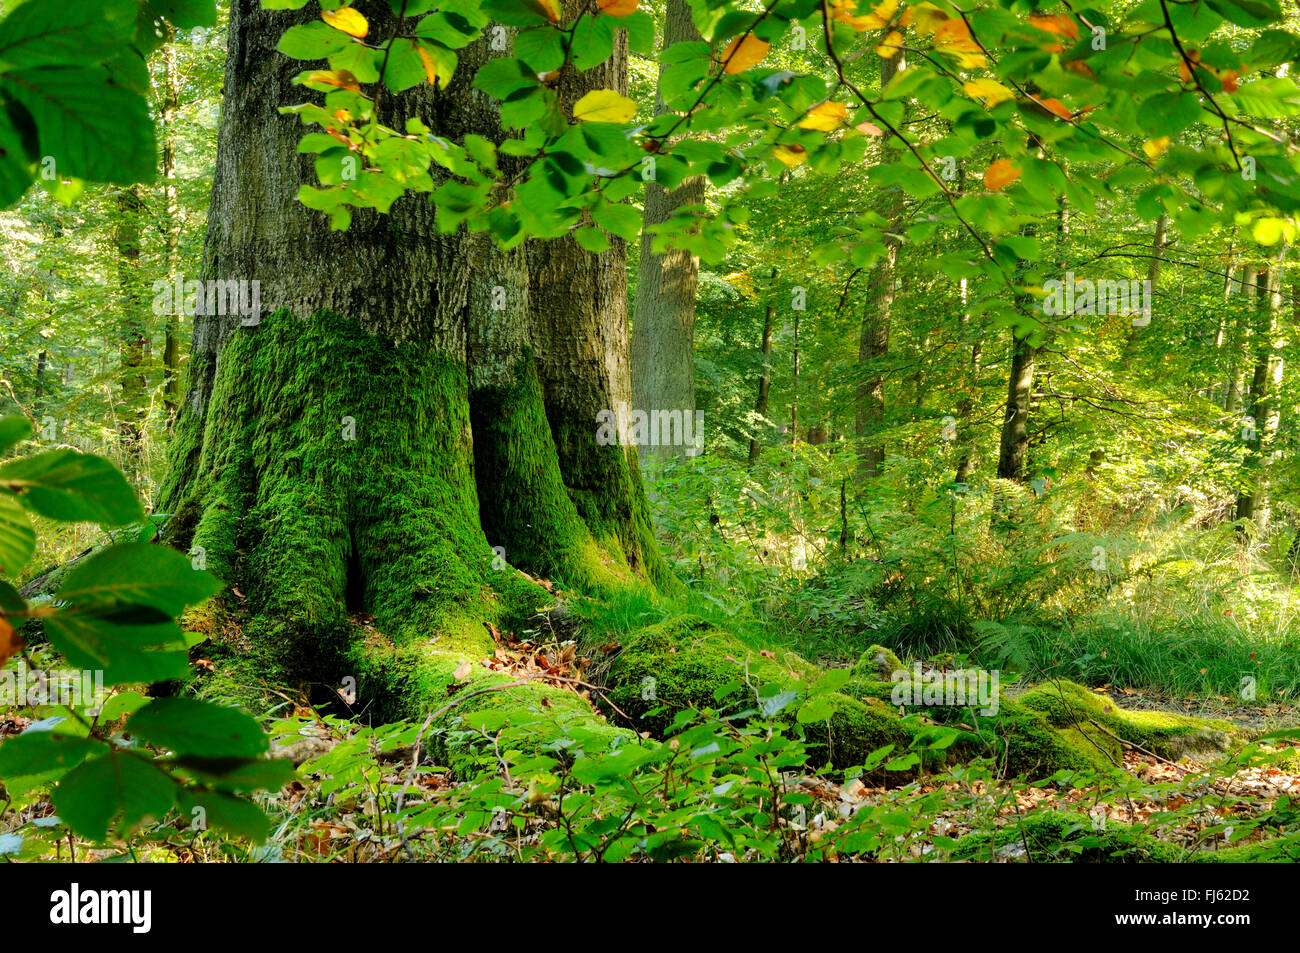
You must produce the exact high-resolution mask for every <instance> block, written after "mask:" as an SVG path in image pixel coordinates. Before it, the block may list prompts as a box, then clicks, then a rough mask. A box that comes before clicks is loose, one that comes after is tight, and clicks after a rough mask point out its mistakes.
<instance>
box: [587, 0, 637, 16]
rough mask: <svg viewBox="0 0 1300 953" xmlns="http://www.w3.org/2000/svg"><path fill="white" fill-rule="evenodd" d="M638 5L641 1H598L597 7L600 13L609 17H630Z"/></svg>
mask: <svg viewBox="0 0 1300 953" xmlns="http://www.w3.org/2000/svg"><path fill="white" fill-rule="evenodd" d="M640 3H641V0H598V3H597V6H599V7H600V12H601V13H607V14H609V15H610V16H611V17H630V16H631V15H632V14H634V13H636V8H637V7H638V6H639V5H640Z"/></svg>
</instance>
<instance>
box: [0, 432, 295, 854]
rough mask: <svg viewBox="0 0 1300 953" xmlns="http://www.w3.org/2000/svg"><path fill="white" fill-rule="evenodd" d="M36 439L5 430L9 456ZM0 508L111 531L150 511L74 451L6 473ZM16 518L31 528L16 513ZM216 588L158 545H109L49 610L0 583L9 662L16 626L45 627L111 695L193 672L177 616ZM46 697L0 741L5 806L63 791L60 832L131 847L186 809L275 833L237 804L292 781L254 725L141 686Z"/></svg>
mask: <svg viewBox="0 0 1300 953" xmlns="http://www.w3.org/2000/svg"><path fill="white" fill-rule="evenodd" d="M29 434H30V428H29V427H28V426H27V425H26V421H24V420H22V419H21V418H13V417H6V418H4V420H3V422H0V435H3V441H4V444H5V445H6V448H8V449H12V448H13V447H14V446H15V445H17V444H19V443H20V442H21V441H22V440H23V439H24V438H25V437H26V436H28V435H29ZM0 500H3V501H5V505H4V509H3V512H4V513H6V514H21V513H22V511H23V510H24V509H26V510H30V511H32V512H35V513H40V514H41V515H43V516H47V517H51V518H54V519H61V520H69V521H72V520H83V519H90V520H94V521H96V522H99V523H102V524H106V525H114V524H120V523H123V522H127V521H129V520H133V519H135V520H138V519H139V518H140V517H141V515H142V514H141V512H140V508H139V504H138V503H137V502H136V500H135V496H134V494H133V493H132V491H131V488H130V486H129V485H128V484H127V482H126V480H125V479H124V478H123V477H122V475H121V474H120V473H119V472H118V471H117V470H116V469H114V468H113V467H112V466H111V465H110V464H108V463H107V462H106V461H104V460H101V459H98V458H94V457H88V456H84V455H82V454H78V453H75V452H73V451H68V450H55V451H47V452H45V453H39V454H35V455H32V456H22V457H19V458H17V459H15V460H12V461H10V462H9V463H6V464H4V465H3V466H0ZM7 518H8V520H9V522H10V524H11V525H14V526H17V525H20V524H18V523H17V522H16V519H17V517H16V516H15V515H10V516H9V517H7ZM150 530H152V524H150ZM28 531H29V532H30V527H28ZM149 535H152V532H150V534H149ZM16 538H18V537H17V536H16V535H15V534H14V533H13V532H11V533H10V534H9V535H8V537H7V540H8V543H9V548H8V550H7V553H8V558H7V561H6V564H5V565H4V570H3V575H4V576H7V577H9V578H14V577H15V576H16V575H17V573H19V572H20V571H21V570H22V568H23V564H24V562H25V560H26V557H27V556H29V555H30V553H31V547H30V546H15V545H13V541H14V540H15V539H16ZM24 550H25V552H24ZM217 588H218V583H217V581H216V580H215V579H214V578H213V577H212V576H210V575H209V574H208V573H206V572H202V571H198V570H196V569H195V568H194V567H193V566H192V565H191V564H190V561H189V560H188V559H186V558H185V557H184V556H182V555H181V554H179V553H177V552H175V551H173V550H170V549H167V548H165V547H163V546H159V545H156V544H153V543H147V542H121V543H110V544H109V545H106V546H103V547H102V548H100V549H98V550H97V551H96V552H95V553H94V554H92V555H90V556H87V557H85V558H84V559H81V560H79V561H78V562H77V563H76V565H74V566H73V567H72V568H71V569H70V570H69V571H68V572H67V573H66V574H65V575H64V576H63V579H62V584H61V585H60V586H59V589H58V592H57V594H56V597H55V600H54V601H53V602H51V603H48V604H29V603H28V602H27V600H26V599H24V598H23V597H22V596H21V595H20V594H19V593H18V591H17V590H16V589H14V588H13V587H12V586H11V585H10V584H9V583H8V582H4V581H3V580H0V596H3V599H2V600H0V663H7V662H9V661H10V658H11V657H16V656H18V655H19V654H20V653H22V651H23V648H24V646H23V643H22V641H21V640H20V639H19V637H18V635H17V633H16V630H19V629H23V628H24V627H25V626H26V627H32V626H34V624H35V623H36V622H39V623H40V624H41V626H42V627H43V632H44V634H45V636H46V637H48V639H49V643H50V648H51V650H57V652H58V653H59V656H60V657H61V660H62V661H63V662H65V663H66V664H68V665H71V666H73V667H75V668H79V669H82V670H84V671H89V672H92V673H93V675H94V679H95V680H96V681H97V682H98V683H100V684H102V685H103V686H107V687H113V686H128V685H133V684H138V683H142V682H156V681H164V680H167V679H174V678H180V677H183V676H185V675H186V673H187V672H188V669H189V666H188V658H187V652H186V649H187V642H186V639H185V637H184V635H183V633H182V632H181V630H180V628H179V626H178V625H177V624H176V622H175V618H176V616H177V615H179V614H180V613H181V612H183V611H184V610H185V609H186V608H187V607H189V606H193V605H196V604H198V603H200V602H203V601H204V600H206V599H208V598H209V597H211V596H212V595H213V594H214V593H215V592H216V591H217ZM23 654H24V658H25V660H28V659H30V658H31V656H30V655H27V654H26V653H23ZM0 667H2V666H0ZM30 668H32V666H30V665H29V666H27V667H24V668H23V669H22V672H23V673H24V674H25V673H26V672H28V670H29V669H30ZM4 674H5V675H6V676H7V678H6V680H5V681H4V683H3V684H5V685H6V686H7V687H8V688H10V689H12V688H13V687H14V686H15V685H16V684H24V683H23V682H16V681H15V679H14V678H13V674H14V673H13V672H12V671H7V672H5V673H4ZM56 684H57V680H56ZM38 695H39V697H36V696H32V695H31V693H30V691H29V692H28V694H27V695H25V696H24V698H23V699H21V700H19V706H20V707H19V708H18V709H15V710H21V706H23V705H24V704H25V703H31V704H33V705H34V707H35V709H36V712H37V713H38V714H40V715H42V716H43V717H42V718H41V720H39V721H37V722H35V723H33V724H31V725H30V726H29V727H28V728H27V729H26V730H25V731H23V732H22V733H21V734H18V735H16V736H14V737H12V738H9V739H8V740H7V741H4V742H3V743H0V779H2V780H3V782H4V787H5V788H6V789H7V798H6V802H5V809H6V811H7V810H9V809H10V808H11V807H12V806H13V803H14V800H15V798H18V799H19V801H20V803H25V802H27V801H29V800H31V799H32V798H33V797H38V796H39V795H40V792H41V791H42V790H43V789H45V788H46V787H50V786H52V787H53V794H52V800H53V805H54V808H55V810H57V812H58V823H59V824H61V825H62V826H64V827H66V828H67V830H69V831H71V833H72V834H75V835H78V836H80V837H83V838H87V839H89V840H91V841H96V842H103V841H108V840H110V839H111V838H118V837H120V838H128V837H130V836H131V834H132V832H133V831H135V829H136V828H138V827H140V826H141V825H143V824H145V823H146V822H152V823H153V824H154V825H159V824H163V823H165V822H166V820H167V818H168V816H169V815H170V814H171V813H172V812H173V811H174V810H176V809H177V808H178V806H179V807H180V808H182V809H184V810H185V811H186V812H187V813H188V817H187V820H188V821H189V822H190V824H191V825H194V826H195V827H197V828H200V829H206V826H207V824H208V823H211V824H213V825H215V826H217V827H220V828H222V829H224V830H226V831H227V832H229V833H232V834H235V835H238V836H254V837H264V836H265V834H266V824H265V820H264V818H263V817H262V815H261V813H260V811H259V810H258V809H257V808H256V807H255V806H253V805H252V804H248V803H247V802H243V801H240V800H238V799H237V798H235V797H233V796H232V794H233V793H234V792H241V791H250V790H258V789H262V788H265V787H278V786H279V784H280V783H283V781H284V780H286V777H285V773H284V771H283V770H281V766H282V765H284V762H280V763H279V764H278V765H277V764H274V763H272V762H269V761H267V760H265V758H264V755H265V754H266V751H267V738H266V735H265V734H264V733H263V731H262V729H261V727H260V726H259V725H258V723H257V721H256V720H255V719H253V718H252V717H251V716H249V715H247V714H244V713H242V712H239V711H236V710H234V709H230V708H224V707H221V706H219V705H216V704H213V703H210V702H201V701H197V700H194V699H189V698H183V697H180V698H167V697H161V698H154V699H152V700H149V699H146V698H144V697H143V696H141V695H139V694H138V693H136V692H133V691H123V692H119V693H117V694H114V695H112V696H110V697H107V698H92V697H86V696H85V695H84V694H82V693H81V692H78V693H77V694H75V695H73V696H69V697H67V698H65V697H63V695H62V694H55V695H53V696H50V695H49V694H48V693H46V694H40V693H38ZM250 772H251V773H250ZM198 808H201V809H202V810H196V809H198ZM209 809H210V811H209ZM48 826H49V825H45V827H47V828H48ZM29 833H34V834H39V835H40V836H41V837H44V836H45V835H44V834H41V832H40V831H36V830H33V831H31V832H29ZM22 836H23V832H21V831H20V833H19V837H20V838H21V837H22Z"/></svg>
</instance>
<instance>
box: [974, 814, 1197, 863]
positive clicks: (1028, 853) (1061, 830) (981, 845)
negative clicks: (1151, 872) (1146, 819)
mask: <svg viewBox="0 0 1300 953" xmlns="http://www.w3.org/2000/svg"><path fill="white" fill-rule="evenodd" d="M1185 853H1186V852H1185V851H1183V850H1181V849H1180V848H1178V847H1175V846H1173V845H1172V844H1166V843H1165V842H1163V841H1161V840H1159V839H1157V838H1155V837H1152V836H1151V835H1150V834H1146V833H1144V832H1142V831H1141V830H1139V829H1138V828H1136V827H1130V826H1129V825H1126V824H1119V823H1115V822H1113V821H1107V823H1106V826H1105V827H1104V828H1101V829H1100V830H1098V829H1094V828H1093V825H1092V819H1091V818H1090V817H1088V816H1087V815H1086V814H1078V813H1074V812H1069V811H1035V812H1033V813H1031V814H1026V815H1023V816H1022V817H1019V818H1017V819H1016V820H1015V821H1014V822H1012V823H1010V824H1008V825H1006V826H1005V827H1002V828H999V829H998V830H996V831H976V832H974V833H972V834H967V835H966V836H965V837H962V838H960V839H959V840H958V842H957V846H956V847H954V848H953V851H952V856H953V858H954V859H958V860H992V859H994V858H995V857H999V856H1011V857H1016V858H1018V859H1021V860H1024V861H1025V862H1028V863H1050V862H1052V861H1072V862H1075V863H1116V862H1119V863H1166V864H1167V863H1176V862H1177V861H1180V860H1183V859H1184V857H1185Z"/></svg>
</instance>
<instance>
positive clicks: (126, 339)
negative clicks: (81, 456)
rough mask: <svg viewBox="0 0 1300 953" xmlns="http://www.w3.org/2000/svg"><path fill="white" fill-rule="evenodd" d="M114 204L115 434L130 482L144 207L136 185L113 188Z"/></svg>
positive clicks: (135, 473)
mask: <svg viewBox="0 0 1300 953" xmlns="http://www.w3.org/2000/svg"><path fill="white" fill-rule="evenodd" d="M115 199H116V215H117V220H116V225H115V227H114V230H113V242H114V244H115V245H116V249H117V292H118V306H119V307H120V308H121V318H120V323H119V340H118V345H119V360H120V365H119V368H120V369H119V372H118V387H119V391H120V400H121V404H120V410H119V412H118V432H119V434H120V436H121V445H122V460H123V469H124V470H125V471H126V472H127V474H128V475H129V476H130V478H131V479H132V480H133V481H135V482H138V481H139V480H140V479H141V476H142V473H141V457H142V454H143V451H144V438H145V420H146V415H147V412H148V407H147V406H146V392H147V390H148V378H147V376H146V372H147V367H146V364H147V358H148V344H149V322H148V320H147V312H146V309H145V298H144V295H143V293H142V291H141V276H140V242H141V230H142V228H141V226H142V221H143V218H144V209H145V202H144V196H143V193H142V191H141V189H140V187H139V186H131V187H130V188H124V189H119V190H118V191H117V193H116V196H115Z"/></svg>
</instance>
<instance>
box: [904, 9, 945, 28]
mask: <svg viewBox="0 0 1300 953" xmlns="http://www.w3.org/2000/svg"><path fill="white" fill-rule="evenodd" d="M948 19H949V17H948V11H946V10H941V9H940V8H939V7H937V6H935V5H934V4H933V3H918V4H915V5H913V6H909V7H908V8H907V9H906V10H905V11H903V16H902V19H900V20H899V21H898V22H899V23H900V24H901V25H902V26H910V25H912V24H916V29H917V31H918V32H920V33H933V32H934V31H935V30H937V29H939V27H940V26H941V25H943V23H944V22H946V21H947V20H948Z"/></svg>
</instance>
